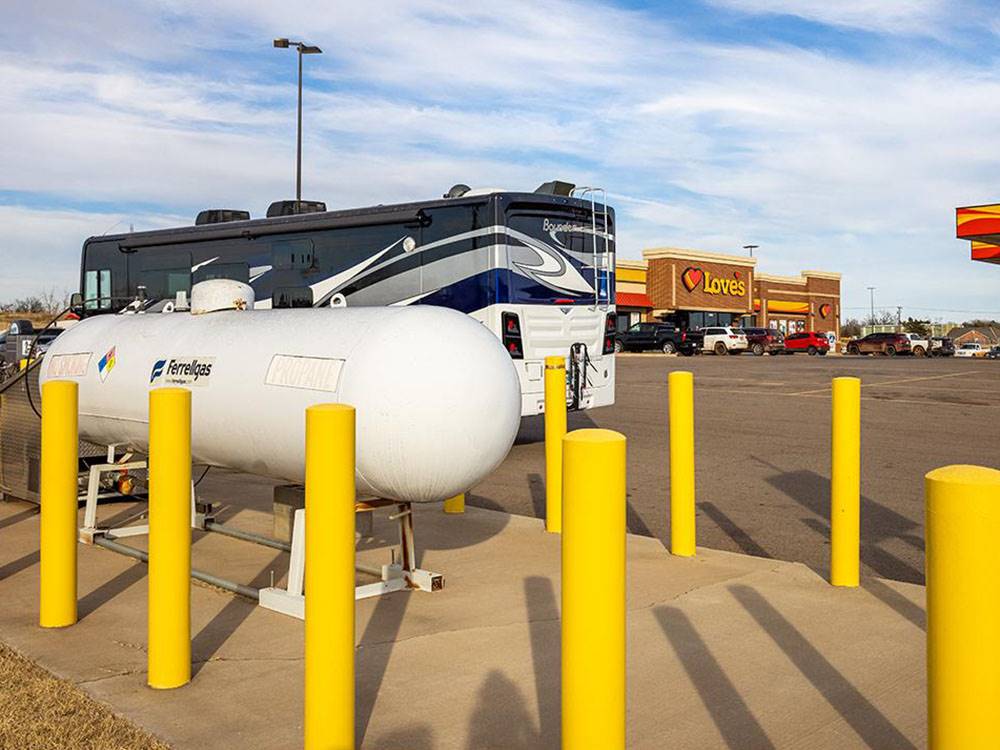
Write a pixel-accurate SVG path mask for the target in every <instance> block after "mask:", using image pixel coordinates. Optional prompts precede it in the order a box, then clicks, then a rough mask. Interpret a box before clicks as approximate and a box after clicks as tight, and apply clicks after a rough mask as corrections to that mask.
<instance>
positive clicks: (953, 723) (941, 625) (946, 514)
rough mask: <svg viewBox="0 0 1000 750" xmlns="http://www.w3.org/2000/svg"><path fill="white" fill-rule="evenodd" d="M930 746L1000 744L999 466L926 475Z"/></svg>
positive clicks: (986, 748) (976, 748)
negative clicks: (999, 714)
mask: <svg viewBox="0 0 1000 750" xmlns="http://www.w3.org/2000/svg"><path fill="white" fill-rule="evenodd" d="M924 489H925V498H926V500H925V503H926V506H925V507H926V519H925V521H926V529H925V535H926V540H927V553H926V563H925V564H926V566H927V721H928V740H929V741H928V747H929V748H930V750H948V749H949V748H961V749H962V750H995V748H998V747H1000V722H998V721H997V706H1000V669H998V668H997V667H998V665H1000V576H997V571H998V570H1000V546H998V545H997V540H998V539H1000V471H997V470H996V469H986V468H983V467H980V466H946V467H944V468H941V469H935V470H934V471H931V472H929V473H928V474H927V475H926V477H925V478H924Z"/></svg>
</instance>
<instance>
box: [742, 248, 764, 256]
mask: <svg viewBox="0 0 1000 750" xmlns="http://www.w3.org/2000/svg"><path fill="white" fill-rule="evenodd" d="M758 247H760V245H744V246H743V249H744V250H749V251H750V257H751V258H752V257H753V251H754V250H756V249H757V248H758Z"/></svg>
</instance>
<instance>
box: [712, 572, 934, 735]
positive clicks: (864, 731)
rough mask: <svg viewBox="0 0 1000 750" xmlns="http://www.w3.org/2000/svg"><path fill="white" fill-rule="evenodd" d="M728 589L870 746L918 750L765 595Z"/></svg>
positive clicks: (740, 587)
mask: <svg viewBox="0 0 1000 750" xmlns="http://www.w3.org/2000/svg"><path fill="white" fill-rule="evenodd" d="M729 591H730V593H731V594H732V595H733V596H734V597H735V598H736V600H737V601H738V602H739V603H740V605H741V606H742V607H743V609H745V610H746V611H747V613H748V614H749V615H750V616H751V617H752V618H753V619H754V620H755V621H756V622H757V624H758V625H759V626H760V627H761V628H762V629H763V630H764V632H766V633H767V634H768V636H770V638H771V639H772V640H773V641H774V642H775V644H776V645H777V646H778V647H779V648H780V649H781V650H782V651H783V652H784V653H785V656H786V657H788V659H789V661H791V662H792V664H794V665H795V667H796V669H798V670H799V672H801V673H802V675H803V676H804V677H805V678H806V679H807V680H809V682H811V683H812V684H813V686H814V687H815V688H816V689H817V690H818V691H819V692H820V693H821V694H822V695H823V697H824V698H825V699H826V701H827V702H828V703H829V704H830V705H831V706H833V708H834V709H835V710H836V711H837V712H838V713H839V714H840V715H841V716H842V717H843V719H844V721H846V722H847V724H848V725H849V726H850V727H851V729H853V730H854V731H855V732H856V733H857V734H858V736H859V737H861V739H862V740H864V742H865V743H866V744H867V745H868V747H879V748H881V747H885V748H889V747H891V748H894V750H902V749H903V748H910V749H913V750H915V746H914V744H913V743H912V742H910V741H909V740H908V739H907V738H906V737H905V736H904V735H903V734H902V732H900V731H899V730H898V729H897V728H896V727H895V726H894V725H893V724H892V723H891V722H890V721H889V720H888V719H887V718H886V717H885V715H884V714H882V712H880V711H879V710H878V709H877V708H876V707H875V706H874V705H873V704H872V703H871V701H869V700H868V699H867V698H865V696H864V695H862V694H861V691H859V690H858V689H857V688H856V687H855V686H854V685H852V684H851V682H850V681H849V680H848V679H847V678H846V677H844V675H842V674H841V673H840V672H839V671H838V670H837V668H836V667H834V666H833V665H832V664H831V663H830V662H829V661H828V660H827V659H826V657H824V656H823V654H821V653H820V652H819V650H818V649H817V648H816V647H815V646H813V645H812V644H811V643H810V642H809V641H808V640H807V639H806V638H805V636H803V635H802V633H800V632H799V631H798V629H797V628H796V627H795V626H794V625H792V623H791V622H789V621H788V620H787V619H786V618H785V617H784V615H782V614H781V613H780V612H779V611H778V610H777V609H775V608H774V607H773V606H772V605H771V604H770V602H768V601H767V600H766V599H765V598H764V597H763V596H761V595H760V594H759V593H758V592H757V591H755V590H754V589H752V588H750V587H749V586H743V585H734V586H729Z"/></svg>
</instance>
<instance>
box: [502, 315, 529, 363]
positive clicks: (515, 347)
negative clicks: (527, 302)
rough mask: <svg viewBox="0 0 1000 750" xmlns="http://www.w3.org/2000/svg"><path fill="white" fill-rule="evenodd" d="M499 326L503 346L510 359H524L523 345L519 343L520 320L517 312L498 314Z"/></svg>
mask: <svg viewBox="0 0 1000 750" xmlns="http://www.w3.org/2000/svg"><path fill="white" fill-rule="evenodd" d="M500 328H501V333H502V341H503V347H504V349H506V350H507V353H508V354H510V356H511V359H524V347H523V346H522V344H521V320H520V319H519V318H518V317H517V313H512V312H505V313H503V314H502V315H501V316H500Z"/></svg>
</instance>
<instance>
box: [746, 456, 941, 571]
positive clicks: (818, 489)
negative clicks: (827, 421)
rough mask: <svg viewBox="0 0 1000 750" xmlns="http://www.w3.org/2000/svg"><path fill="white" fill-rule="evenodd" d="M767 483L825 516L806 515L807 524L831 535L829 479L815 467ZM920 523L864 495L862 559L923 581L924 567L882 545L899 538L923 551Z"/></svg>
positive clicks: (873, 566)
mask: <svg viewBox="0 0 1000 750" xmlns="http://www.w3.org/2000/svg"><path fill="white" fill-rule="evenodd" d="M755 459H756V460H757V461H759V462H760V463H763V464H764V465H766V466H768V467H770V468H772V469H774V470H776V471H779V472H780V471H781V470H780V469H779V468H778V467H776V466H774V465H773V464H770V463H768V462H766V461H764V460H762V459H759V458H756V457H755ZM766 481H767V483H768V484H770V485H771V486H772V487H774V488H775V489H777V490H779V491H780V492H782V493H783V494H785V495H787V496H788V497H789V498H791V499H792V500H794V501H795V502H797V503H798V504H799V505H801V506H802V507H803V508H805V509H806V510H808V511H810V512H811V513H813V514H815V515H816V516H817V517H818V518H820V519H823V520H822V523H816V522H812V521H808V520H806V519H803V521H804V522H805V523H806V525H807V526H809V527H810V528H812V529H814V530H818V531H820V532H821V533H823V534H825V535H826V536H827V537H828V536H829V518H830V480H829V478H828V477H824V476H822V475H821V474H818V473H816V472H815V471H810V470H805V469H803V470H798V471H786V472H781V473H779V474H775V475H773V476H770V477H767V479H766ZM920 534H921V530H920V525H919V524H918V523H917V522H915V521H912V520H910V519H909V518H907V517H906V516H904V515H902V514H900V513H897V512H896V511H894V510H890V509H889V508H886V507H885V506H884V505H881V504H880V503H877V502H875V501H874V500H872V499H871V498H870V497H867V496H866V495H862V496H861V562H863V563H864V564H865V565H867V566H868V567H869V568H871V569H872V570H873V571H875V573H876V574H877V575H878V576H880V577H882V578H892V579H897V580H903V581H907V582H910V583H923V582H924V575H923V571H921V570H918V569H917V568H916V567H914V566H913V565H911V564H909V563H907V562H904V561H903V560H900V559H899V558H898V557H896V556H895V555H892V554H891V553H888V552H886V551H885V550H883V549H881V548H880V547H879V546H878V545H879V543H881V542H883V541H886V540H890V539H899V540H901V541H903V542H904V543H905V544H907V545H909V546H910V547H912V548H913V549H915V550H917V551H919V552H923V551H924V544H923V540H922V539H921V538H920Z"/></svg>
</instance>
